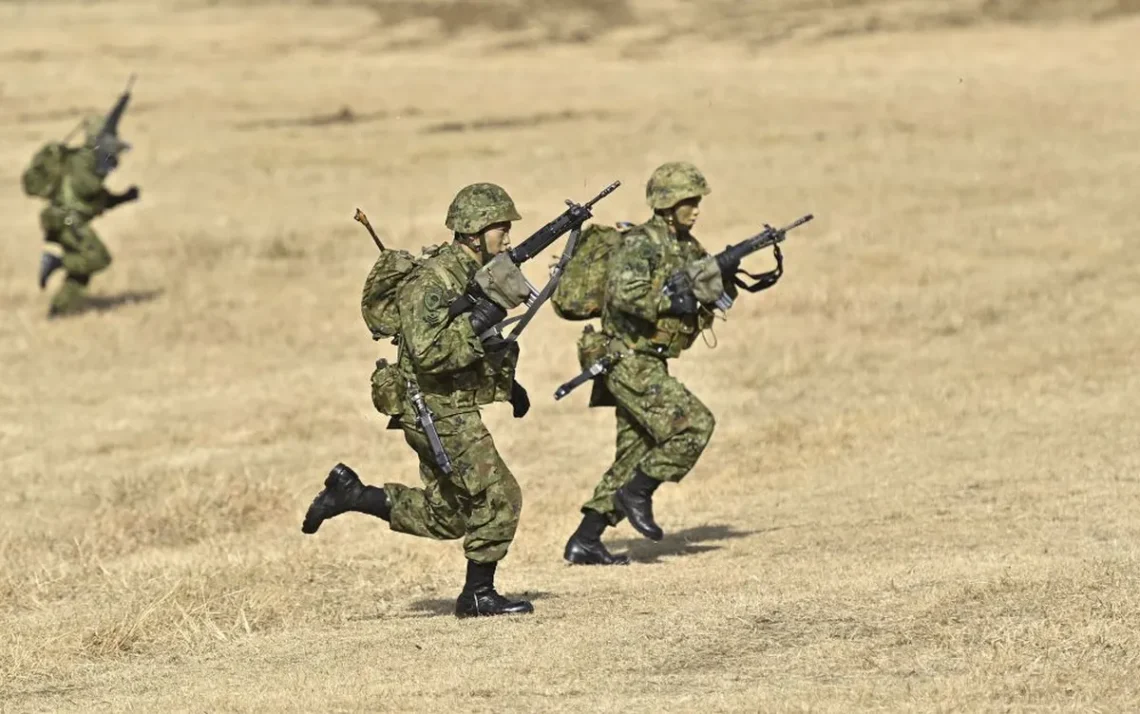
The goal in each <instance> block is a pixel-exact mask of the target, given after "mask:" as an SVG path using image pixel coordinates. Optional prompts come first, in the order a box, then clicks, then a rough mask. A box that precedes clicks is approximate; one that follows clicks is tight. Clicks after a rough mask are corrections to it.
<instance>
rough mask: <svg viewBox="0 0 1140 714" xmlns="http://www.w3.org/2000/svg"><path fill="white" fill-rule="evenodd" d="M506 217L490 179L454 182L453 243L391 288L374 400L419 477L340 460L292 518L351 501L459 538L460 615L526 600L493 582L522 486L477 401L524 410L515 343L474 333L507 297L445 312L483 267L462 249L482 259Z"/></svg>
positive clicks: (308, 520)
mask: <svg viewBox="0 0 1140 714" xmlns="http://www.w3.org/2000/svg"><path fill="white" fill-rule="evenodd" d="M516 220H519V214H518V212H517V210H516V209H515V206H514V202H513V201H512V200H511V199H510V197H509V196H508V195H507V193H506V192H505V191H503V189H501V188H499V187H498V186H495V185H494V184H473V185H471V186H468V187H466V188H464V189H463V190H461V191H460V192H459V193H458V194H457V195H456V197H455V200H454V201H452V204H451V207H450V208H449V210H448V215H447V220H446V221H445V224H446V225H447V227H448V228H450V229H451V230H452V231H454V233H455V241H454V242H453V243H451V244H448V245H445V246H443V247H441V248H438V249H435V250H434V251H432V252H431V254H430V256H429V257H428V258H427V259H426V260H424V261H423V262H422V263H421V264H420V265H419V266H418V267H415V268H414V269H413V271H412V272H411V273H410V275H408V277H406V278H404V279H403V282H401V283H399V286H398V288H397V292H396V306H397V308H398V311H399V329H398V334H397V339H396V341H397V344H398V345H399V356H398V358H397V362H396V364H395V365H387V364H385V366H384V367H381V363H377V368H378V369H377V372H376V373H374V374H373V402H374V403H375V404H376V406H377V409H381V407H382V406H383V409H382V411H384V412H385V413H387V414H390V415H392V420H391V422H390V424H389V426H390V428H396V427H398V428H400V429H402V430H403V432H404V439H405V440H406V441H407V443H408V445H410V446H411V447H412V448H413V449H414V450H415V451H416V454H417V455H418V456H419V461H420V478H421V480H422V481H423V487H420V488H413V487H410V486H405V485H403V484H399V483H386V484H384V486H383V487H382V488H377V487H375V486H366V485H364V484H363V483H362V482H361V481H360V479H359V477H358V476H357V475H356V474H355V472H353V471H352V470H351V469H349V468H348V467H347V466H345V465H344V464H338V465H337V466H336V467H334V468H333V470H332V471H331V472H330V473H329V477H328V478H327V479H326V480H325V490H323V491H321V493H319V494H318V495H317V497H316V498H315V499H314V500H313V503H312V505H310V506H309V510H308V512H307V513H306V515H305V520H304V523H303V524H302V527H301V530H302V531H303V532H305V533H315V532H316V531H317V529H318V528H319V527H320V525H321V523H322V522H323V521H325V520H327V519H329V518H333V517H335V516H337V515H340V514H341V513H345V512H348V511H357V512H361V513H367V514H370V515H373V516H377V517H379V518H382V519H384V520H386V521H388V522H389V524H390V527H391V529H392V530H394V531H397V532H400V533H409V534H412V535H416V536H422V537H425V538H434V539H437V540H453V539H458V538H463V539H464V542H463V549H464V554H465V555H466V557H467V580H466V583H465V585H464V588H463V591H462V592H461V593H460V596H459V598H458V599H457V601H456V610H455V612H456V615H457V616H460V617H470V616H475V615H500V614H512V613H529V612H532V611H533V607H532V606H531V604H530V603H529V602H526V601H511V600H508V599H507V598H504V597H502V596H501V595H499V594H498V593H497V592H496V591H495V589H494V574H495V570H496V566H497V564H498V561H500V560H502V559H503V558H504V557H505V556H506V554H507V549H508V548H509V547H510V544H511V541H512V540H513V539H514V536H515V530H516V529H517V528H518V523H519V514H520V512H521V510H522V492H521V490H520V489H519V485H518V482H517V481H515V477H514V476H513V475H512V474H511V472H510V470H509V469H508V468H507V466H506V464H505V463H503V459H502V457H501V456H500V455H499V452H498V451H497V450H496V448H495V444H494V441H493V440H492V439H491V435H490V433H489V432H488V431H487V428H486V427H485V426H484V425H483V420H482V418H481V417H480V414H479V408H480V407H481V406H483V405H486V404H491V403H493V402H503V401H509V402H510V403H511V405H512V406H513V407H514V415H515V417H521V416H523V415H525V414H526V412H527V410H528V409H529V408H530V401H529V399H528V398H527V396H526V390H525V389H523V388H522V387H521V386H520V385H519V384H518V382H517V381H515V378H514V373H515V365H516V364H517V362H518V346H517V343H515V344H511V345H510V347H509V348H506V349H500V350H496V351H489V350H487V349H486V348H485V346H484V343H483V342H482V341H481V340H480V337H479V335H481V334H482V333H483V332H484V331H486V330H487V328H489V327H491V326H493V325H494V324H496V323H497V322H498V321H499V320H501V319H502V317H504V316H505V315H506V310H507V309H509V308H511V307H514V306H516V304H517V303H513V304H508V305H505V306H494V307H488V305H489V304H490V302H489V301H488V300H487V299H486V298H485V297H481V298H479V300H478V301H476V303H475V304H474V305H473V306H472V308H471V310H470V312H469V313H460V314H455V315H453V314H451V313H450V308H451V306H452V305H453V304H457V299H458V298H460V297H461V296H463V295H464V294H465V293H466V291H467V288H468V286H469V284H471V282H472V281H473V279H474V278H475V277H476V273H477V272H479V270H480V268H481V267H482V266H481V263H480V261H479V260H476V259H475V258H474V257H472V255H471V253H469V252H468V250H467V249H470V250H471V252H474V253H475V254H477V255H479V256H480V258H481V259H482V264H486V263H488V262H489V261H490V260H491V257H492V256H491V252H490V249H489V247H488V242H487V237H486V234H487V232H488V231H490V230H492V229H494V228H495V226H498V225H501V224H505V225H508V226H509V223H510V222H512V221H516ZM499 230H502V229H499ZM464 246H466V248H465V247H464ZM518 277H519V278H521V273H520V274H519V276H518ZM520 300H521V298H520ZM383 385H389V386H387V387H385V386H383ZM405 387H406V389H404V388H405ZM413 390H418V391H419V393H421V394H422V395H423V401H424V404H425V405H426V407H427V409H428V411H430V412H431V415H432V419H433V421H434V424H435V430H436V432H437V434H438V436H439V440H440V442H441V444H442V446H443V449H444V451H445V452H446V455H447V457H448V458H449V459H450V463H451V470H450V473H448V472H447V471H445V470H444V469H443V468H441V466H440V464H439V463H438V461H437V458H436V455H435V453H434V452H433V450H432V446H431V442H430V440H429V436H428V433H427V432H426V431H425V430H424V428H423V426H422V425H421V424H420V422H419V420H418V418H417V417H418V415H417V411H416V407H415V404H414V402H413V401H412V397H411V395H412V394H413Z"/></svg>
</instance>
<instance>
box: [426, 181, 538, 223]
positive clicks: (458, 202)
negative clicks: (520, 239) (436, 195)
mask: <svg viewBox="0 0 1140 714" xmlns="http://www.w3.org/2000/svg"><path fill="white" fill-rule="evenodd" d="M521 219H522V216H520V215H519V212H518V210H517V209H516V208H515V202H514V201H513V200H511V197H510V196H509V195H508V194H507V192H506V191H505V190H503V188H502V187H500V186H497V185H495V184H493V183H473V184H471V185H470V186H465V187H463V188H461V189H460V190H459V193H457V194H455V198H454V199H452V201H451V205H450V206H449V207H448V208H447V218H446V219H445V220H444V225H446V226H447V227H448V228H449V229H451V230H452V231H455V232H456V233H463V234H466V235H474V234H475V233H478V232H479V231H481V230H483V229H484V228H486V227H487V226H489V225H491V224H494V223H502V222H503V221H518V220H521Z"/></svg>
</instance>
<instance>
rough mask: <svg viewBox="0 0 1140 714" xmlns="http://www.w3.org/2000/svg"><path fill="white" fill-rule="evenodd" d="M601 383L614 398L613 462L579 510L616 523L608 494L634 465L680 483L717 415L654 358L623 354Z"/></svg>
mask: <svg viewBox="0 0 1140 714" xmlns="http://www.w3.org/2000/svg"><path fill="white" fill-rule="evenodd" d="M605 385H606V388H607V389H608V391H609V392H610V394H612V395H613V397H614V399H615V400H616V402H617V410H616V414H617V444H616V448H615V455H614V463H613V465H612V466H611V467H610V468H609V470H607V471H606V473H605V474H604V475H603V476H602V480H601V482H599V483H598V485H597V487H596V488H595V489H594V495H593V497H592V498H591V499H590V500H589V501H587V502H586V503H585V504H583V506H582V508H583V510H587V509H588V510H591V511H596V512H598V513H601V514H602V515H604V516H605V517H606V519H607V521H608V522H609V523H610V525H616V524H617V523H618V522H619V521H620V520H621V519H622V514H621V512H620V511H619V510H618V509H617V508H616V506H615V505H614V502H613V496H614V493H615V492H616V491H617V490H618V489H619V488H621V487H622V486H623V485H625V483H626V482H628V481H629V480H630V479H631V478H632V477H633V471H634V469H635V468H637V469H640V470H641V471H642V473H644V474H645V475H646V476H649V477H651V478H655V479H657V480H659V481H673V482H677V481H680V480H681V479H682V478H684V477H685V475H686V474H688V473H689V471H690V470H691V469H692V468H693V466H694V465H695V464H696V463H697V459H699V458H700V456H701V453H702V452H703V451H704V449H705V446H706V445H707V444H708V441H709V438H710V437H711V436H712V433H713V428H714V427H715V426H716V419H715V418H714V417H713V415H712V412H710V411H709V410H708V407H706V406H705V405H704V404H703V403H701V400H699V399H697V397H696V396H694V395H693V393H692V392H690V391H689V390H688V389H686V388H685V385H683V384H681V382H680V381H679V380H677V378H676V377H673V376H671V375H670V374H669V369H668V365H667V363H666V362H665V360H664V359H661V358H658V357H654V356H650V355H642V354H633V355H630V356H628V357H625V358H623V359H622V360H621V361H620V362H618V364H617V365H616V366H615V367H614V369H613V371H611V372H610V373H609V374H608V375H606V377H605Z"/></svg>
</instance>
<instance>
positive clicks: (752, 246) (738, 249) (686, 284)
mask: <svg viewBox="0 0 1140 714" xmlns="http://www.w3.org/2000/svg"><path fill="white" fill-rule="evenodd" d="M812 218H814V216H813V215H812V214H810V213H809V214H807V215H805V216H801V217H800V218H797V219H796V220H795V221H793V222H792V223H790V224H789V225H786V226H784V227H783V228H773V227H772V226H770V225H768V224H764V230H763V231H761V232H760V233H757V234H756V235H754V236H752V237H751V238H748V239H747V240H743V241H741V242H739V243H737V244H735V245H730V246H728V247H726V248H725V249H724V250H723V251H721V252H720V253H717V254H716V255H715V256H714V259H715V261H716V266H717V268H719V269H720V272H721V273H722V274H723V275H724V276H727V277H731V278H732V282H733V284H735V285H736V286H737V287H739V288H743V289H744V290H747V291H748V292H750V293H756V292H760V291H761V290H766V289H768V288H770V287H772V286H773V285H775V284H776V281H777V280H779V279H780V276H781V275H782V274H783V271H784V261H783V258H782V257H781V255H780V243H782V242H783V241H784V239H785V238H786V237H787V233H788V231H790V230H792V229H793V228H796V227H798V226H802V225H803V224H805V223H807V222H808V221H810V220H811V219H812ZM768 246H772V247H773V248H775V250H776V263H777V267H776V269H775V270H771V271H768V272H767V273H761V274H759V275H754V274H752V273H749V272H748V271H747V270H744V269H743V268H741V267H740V263H741V261H742V260H744V259H745V258H746V257H748V256H749V255H751V254H753V253H755V252H756V251H758V250H762V249H764V248H767V247H768ZM740 275H744V276H746V277H748V278H750V279H751V280H752V281H753V282H752V283H746V282H744V280H743V279H742V278H741V277H740ZM663 292H664V293H665V294H666V295H668V296H670V297H672V296H674V295H684V294H686V293H688V294H691V293H692V292H693V278H692V276H691V275H690V274H689V271H688V270H679V271H677V272H676V273H674V274H673V275H672V276H670V278H669V279H668V280H667V281H665V286H664V288H663ZM732 303H733V298H732V296H731V295H729V294H728V293H727V292H724V293H722V294H721V296H720V297H719V298H717V300H716V307H719V308H720V309H722V310H727V309H728V308H730V307H732ZM621 358H622V354H621V353H610V354H606V355H603V356H602V357H601V358H600V359H598V360H597V361H596V362H594V363H593V364H591V365H590V366H589V367H587V368H586V369H584V370H582V372H581V373H580V374H579V375H578V376H576V377H574V378H573V379H571V380H569V381H568V382H565V383H563V384H562V385H561V386H559V387H558V389H557V390H555V392H554V399H555V400H556V401H557V400H559V399H562V398H563V397H565V396H566V395H567V394H569V393H570V392H572V391H574V390H575V389H577V388H578V387H580V386H582V385H583V384H585V383H586V382H589V381H591V380H593V379H596V378H598V377H600V376H602V375H604V374H607V373H608V372H609V371H610V370H612V369H613V367H614V365H616V364H617V363H618V361H620V360H621Z"/></svg>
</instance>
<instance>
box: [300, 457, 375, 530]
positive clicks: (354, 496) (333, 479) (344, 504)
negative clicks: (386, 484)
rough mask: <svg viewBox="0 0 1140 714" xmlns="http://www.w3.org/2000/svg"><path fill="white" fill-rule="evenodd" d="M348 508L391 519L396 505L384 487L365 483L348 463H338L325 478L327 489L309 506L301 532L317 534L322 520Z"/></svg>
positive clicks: (345, 511)
mask: <svg viewBox="0 0 1140 714" xmlns="http://www.w3.org/2000/svg"><path fill="white" fill-rule="evenodd" d="M348 511H356V512H357V513H367V514H368V515H370V516H376V517H377V518H382V519H384V520H388V519H389V518H390V517H391V515H392V506H391V504H389V503H388V494H386V493H384V489H382V488H377V487H375V486H365V485H364V484H363V483H361V482H360V477H359V476H357V475H356V472H355V471H353V470H352V469H350V468H348V467H347V466H345V465H344V464H337V465H336V466H334V467H333V468H332V470H331V471H329V475H328V478H326V479H325V489H324V490H323V491H321V492H320V493H318V494H317V497H316V498H314V499H313V502H312V503H311V504H310V505H309V510H308V511H307V512H306V513H305V522H304V523H302V524H301V532H302V533H316V532H317V529H318V528H320V527H321V523H324V522H325V521H326V520H328V519H329V518H332V517H333V516H339V515H340V514H342V513H347V512H348Z"/></svg>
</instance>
